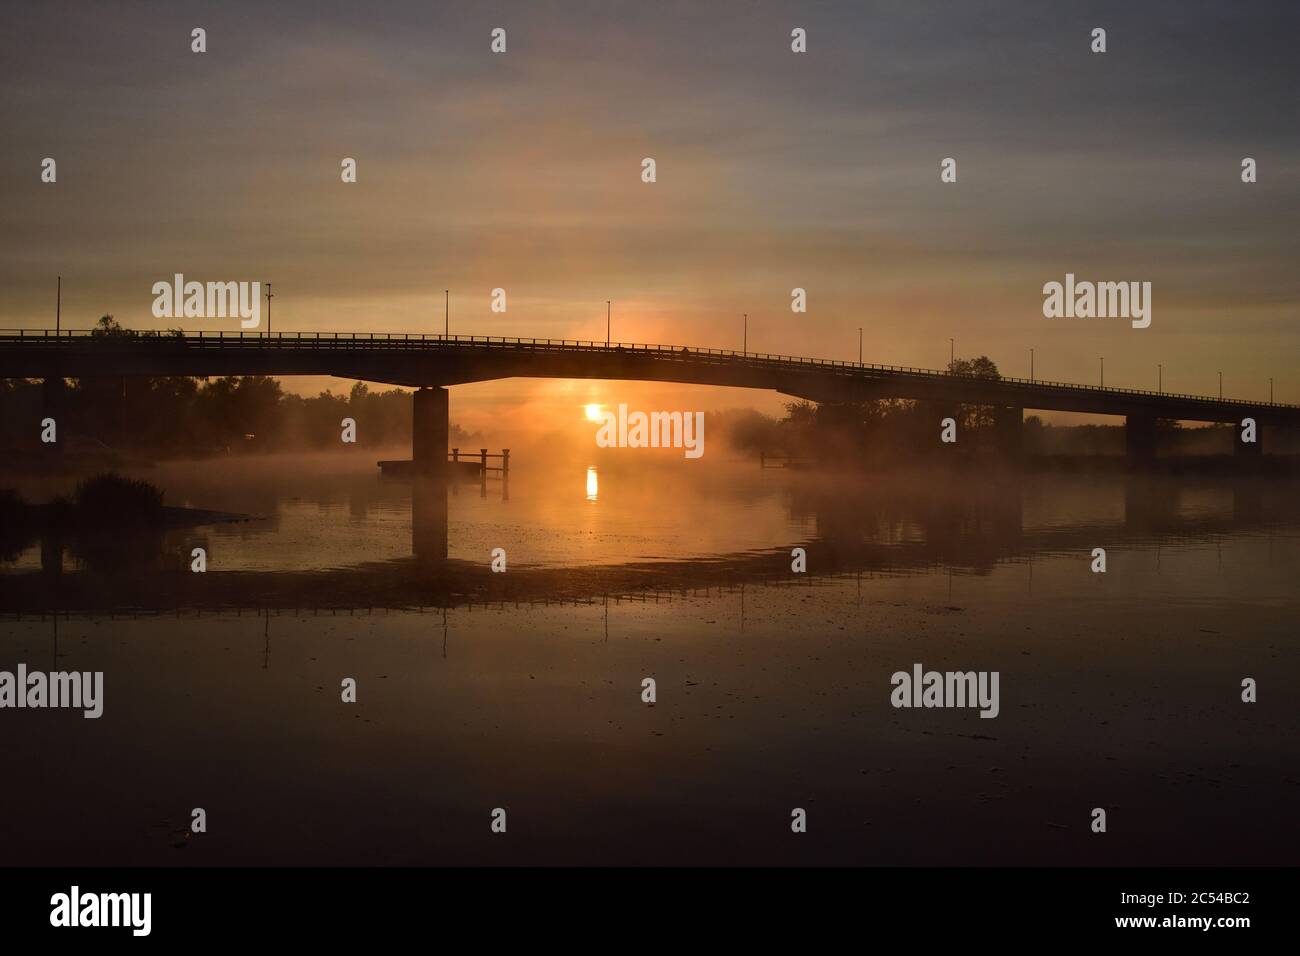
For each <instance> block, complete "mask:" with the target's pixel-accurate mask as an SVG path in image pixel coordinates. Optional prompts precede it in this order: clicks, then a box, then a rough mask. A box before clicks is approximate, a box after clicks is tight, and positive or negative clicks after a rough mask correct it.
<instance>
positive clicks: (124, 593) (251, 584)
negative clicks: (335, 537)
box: [0, 476, 1300, 615]
mask: <svg viewBox="0 0 1300 956" xmlns="http://www.w3.org/2000/svg"><path fill="white" fill-rule="evenodd" d="M1229 486H1230V487H1231V489H1232V495H1233V506H1232V509H1231V513H1226V512H1219V513H1206V512H1203V511H1202V512H1197V513H1195V514H1194V515H1192V516H1190V517H1189V516H1183V515H1180V514H1179V512H1178V501H1177V495H1176V494H1173V493H1171V486H1170V484H1169V482H1168V481H1167V480H1156V479H1151V478H1149V477H1141V476H1134V477H1132V478H1130V479H1129V480H1128V481H1127V483H1126V485H1125V497H1124V504H1125V507H1124V517H1123V519H1122V520H1117V521H1094V522H1091V523H1088V524H1081V525H1075V526H1070V527H1050V528H1039V529H1030V530H1028V531H1026V530H1025V529H1024V528H1023V504H1022V502H1023V499H1024V495H1023V493H1022V489H1021V488H1019V487H1008V485H1007V484H1005V483H995V484H990V485H989V486H987V487H985V488H984V489H977V490H970V489H965V490H961V491H960V493H954V494H952V495H934V494H929V495H927V494H924V493H919V492H918V493H917V494H916V495H915V497H914V498H903V499H902V500H901V502H900V500H899V499H898V498H875V497H872V495H871V494H870V493H869V491H861V492H859V493H857V494H854V493H846V492H845V490H844V489H843V488H840V487H838V486H836V485H833V484H824V485H821V486H814V487H812V488H804V487H799V488H792V489H790V490H789V492H788V493H789V495H790V497H791V500H790V502H789V504H790V511H791V514H792V515H793V516H795V517H799V516H801V515H805V516H809V517H812V518H813V519H815V521H816V527H817V531H816V532H815V533H813V534H809V535H805V536H803V539H802V540H791V541H790V542H789V544H788V545H784V546H782V547H780V548H773V549H769V550H763V551H751V552H742V553H735V554H728V555H718V556H712V557H705V558H690V559H681V560H668V561H664V560H658V561H635V562H626V563H621V564H615V565H607V566H589V567H588V566H579V567H547V566H540V567H529V566H515V567H512V568H511V569H510V571H509V572H508V573H507V574H494V573H492V572H491V571H490V568H489V565H488V560H487V556H486V555H485V556H484V558H483V560H481V561H465V560H459V559H450V558H448V556H447V554H448V552H447V544H448V533H447V514H448V508H447V503H448V494H449V492H450V491H451V489H452V488H454V485H448V483H447V482H446V481H445V480H440V479H438V478H435V477H429V478H421V479H418V480H415V481H413V482H412V486H411V489H412V542H413V549H414V551H415V557H414V558H406V559H398V560H393V561H384V562H375V563H369V564H362V565H357V566H355V567H351V568H342V569H332V570H319V571H270V572H261V571H214V570H209V571H208V572H207V573H205V574H201V575H196V574H191V573H189V571H188V570H187V568H186V567H185V565H184V563H183V562H178V561H174V560H171V558H172V557H174V556H171V555H169V554H162V555H155V564H154V566H153V567H152V568H150V569H149V573H145V574H142V573H138V571H137V572H136V573H131V572H130V571H129V570H126V569H124V567H120V566H118V565H115V564H106V565H100V566H97V567H91V568H90V569H89V570H77V571H68V570H65V569H64V568H63V549H62V546H50V545H48V544H44V543H43V547H42V561H43V564H44V567H43V569H42V571H40V572H11V573H7V574H0V613H9V614H22V615H28V614H49V613H51V612H52V611H54V610H58V611H59V612H67V611H77V612H83V611H84V612H91V611H96V612H97V611H114V610H115V611H125V612H128V613H158V612H163V611H176V610H191V611H195V612H201V611H212V610H217V611H231V612H235V613H240V609H243V608H248V609H271V610H275V611H278V612H294V613H332V614H333V613H339V611H340V610H349V611H352V612H355V611H356V610H357V609H366V610H369V609H374V608H380V609H383V608H393V609H419V608H426V607H446V606H466V605H469V606H473V605H476V604H480V605H481V604H489V605H490V604H498V603H503V604H508V603H515V604H526V603H542V604H549V603H553V602H559V603H571V602H576V603H590V602H592V601H593V600H603V599H606V598H612V599H614V600H616V601H621V600H629V599H630V600H642V601H657V600H669V599H671V598H672V597H673V596H676V595H683V596H685V595H691V594H701V593H705V594H707V593H711V592H713V591H714V590H719V589H720V590H724V591H725V590H731V589H734V588H736V587H743V586H744V584H746V583H757V584H782V583H786V584H793V585H811V584H813V583H814V582H816V581H818V579H822V578H827V577H836V576H843V575H854V574H867V575H870V576H882V575H903V574H913V573H924V572H928V571H932V570H934V569H936V568H940V567H949V568H952V569H955V570H958V571H960V572H962V573H975V574H987V573H989V572H990V571H991V570H992V569H993V568H994V567H995V566H996V565H998V564H1002V563H1009V562H1023V561H1025V560H1027V559H1033V558H1034V557H1038V556H1059V555H1063V554H1070V553H1079V554H1087V553H1088V552H1090V551H1091V549H1092V548H1094V547H1097V546H1098V545H1101V546H1105V547H1107V548H1123V547H1126V546H1128V547H1141V548H1149V547H1152V546H1154V545H1157V544H1165V543H1168V542H1170V541H1178V540H1182V541H1191V540H1198V539H1199V540H1206V539H1213V538H1215V537H1218V536H1223V535H1227V534H1230V533H1236V532H1241V531H1243V530H1245V531H1249V530H1263V529H1266V528H1272V527H1279V526H1295V525H1300V504H1298V503H1297V500H1296V499H1295V497H1294V496H1292V495H1291V494H1289V490H1290V486H1289V485H1278V484H1272V485H1269V486H1267V487H1266V486H1265V485H1264V484H1263V483H1260V482H1256V481H1241V480H1238V481H1234V482H1231V483H1230V485H1229ZM1216 487H1223V486H1216ZM1266 516H1267V520H1266ZM794 547H802V548H805V549H806V550H807V553H808V572H807V573H806V574H800V575H793V574H792V573H791V571H790V560H791V556H790V549H791V548H794ZM136 567H137V568H138V567H139V565H138V564H137V565H136Z"/></svg>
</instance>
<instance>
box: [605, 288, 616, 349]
mask: <svg viewBox="0 0 1300 956" xmlns="http://www.w3.org/2000/svg"><path fill="white" fill-rule="evenodd" d="M613 311H614V303H613V302H612V301H610V300H609V299H606V300H605V348H609V325H610V314H611V313H612V312H613Z"/></svg>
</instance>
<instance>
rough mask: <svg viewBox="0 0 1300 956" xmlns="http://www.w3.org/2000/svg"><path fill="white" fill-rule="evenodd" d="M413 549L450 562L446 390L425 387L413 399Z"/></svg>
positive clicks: (425, 556)
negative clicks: (448, 555)
mask: <svg viewBox="0 0 1300 956" xmlns="http://www.w3.org/2000/svg"><path fill="white" fill-rule="evenodd" d="M412 401H413V403H414V405H413V414H412V416H411V468H412V471H413V472H414V480H413V481H412V483H411V550H412V551H414V552H415V555H416V557H417V558H420V559H423V560H426V561H434V562H438V561H445V560H446V559H447V477H448V473H449V471H450V469H449V468H448V467H447V439H448V434H449V419H448V412H449V409H450V405H449V402H448V394H447V390H446V389H445V388H422V389H420V390H419V391H417V392H416V393H415V395H414V397H413V399H412Z"/></svg>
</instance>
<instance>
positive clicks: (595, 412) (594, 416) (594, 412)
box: [585, 403, 604, 422]
mask: <svg viewBox="0 0 1300 956" xmlns="http://www.w3.org/2000/svg"><path fill="white" fill-rule="evenodd" d="M585 411H586V413H587V421H589V422H598V421H600V420H601V418H602V417H603V415H604V411H603V410H602V409H601V407H600V406H599V405H596V404H594V403H593V404H591V405H588V406H586V408H585Z"/></svg>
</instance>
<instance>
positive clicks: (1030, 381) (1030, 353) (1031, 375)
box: [1029, 349, 1034, 385]
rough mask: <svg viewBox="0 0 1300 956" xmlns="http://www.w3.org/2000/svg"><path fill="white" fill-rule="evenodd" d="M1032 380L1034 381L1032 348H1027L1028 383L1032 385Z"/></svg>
mask: <svg viewBox="0 0 1300 956" xmlns="http://www.w3.org/2000/svg"><path fill="white" fill-rule="evenodd" d="M1033 382H1034V350H1033V349H1030V350H1029V383H1030V384H1031V385H1032V384H1033Z"/></svg>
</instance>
